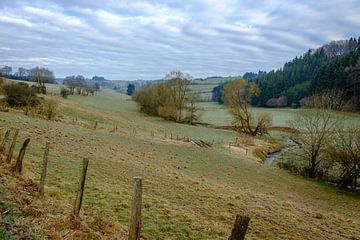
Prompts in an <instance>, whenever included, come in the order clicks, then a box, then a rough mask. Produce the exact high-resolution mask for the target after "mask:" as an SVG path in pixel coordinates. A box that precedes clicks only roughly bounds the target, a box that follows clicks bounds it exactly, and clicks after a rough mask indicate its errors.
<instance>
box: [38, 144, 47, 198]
mask: <svg viewBox="0 0 360 240" xmlns="http://www.w3.org/2000/svg"><path fill="white" fill-rule="evenodd" d="M49 147H50V142H46V145H45V152H44V157H43V162H42V167H41V177H40V184H39V194H40V196H44V187H45V178H46V172H47V163H48V155H49Z"/></svg>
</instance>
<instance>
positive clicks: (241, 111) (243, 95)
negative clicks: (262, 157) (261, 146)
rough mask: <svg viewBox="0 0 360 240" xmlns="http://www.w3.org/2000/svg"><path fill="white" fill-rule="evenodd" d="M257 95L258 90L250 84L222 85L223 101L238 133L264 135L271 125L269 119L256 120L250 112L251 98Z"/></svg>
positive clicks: (243, 82)
mask: <svg viewBox="0 0 360 240" xmlns="http://www.w3.org/2000/svg"><path fill="white" fill-rule="evenodd" d="M258 94H259V88H258V87H257V85H256V84H255V83H254V82H252V83H248V82H246V81H245V80H242V79H239V80H234V81H231V82H229V83H226V84H225V85H224V89H223V99H224V103H225V105H226V106H227V107H228V108H229V111H230V113H231V115H232V116H233V124H234V126H235V129H236V130H237V131H238V132H243V133H246V134H249V135H252V136H255V135H258V134H264V133H266V132H267V128H268V126H269V125H270V124H271V117H270V116H265V115H260V116H258V119H257V120H256V119H255V118H254V116H253V114H252V112H251V106H250V101H251V98H252V97H253V96H255V95H258Z"/></svg>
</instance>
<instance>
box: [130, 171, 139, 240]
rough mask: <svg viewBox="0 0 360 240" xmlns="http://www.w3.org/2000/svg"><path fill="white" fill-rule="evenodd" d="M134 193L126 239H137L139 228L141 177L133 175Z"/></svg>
mask: <svg viewBox="0 0 360 240" xmlns="http://www.w3.org/2000/svg"><path fill="white" fill-rule="evenodd" d="M133 181H134V194H133V199H132V203H131V220H130V229H129V238H128V240H139V239H140V229H141V202H142V177H134V178H133Z"/></svg>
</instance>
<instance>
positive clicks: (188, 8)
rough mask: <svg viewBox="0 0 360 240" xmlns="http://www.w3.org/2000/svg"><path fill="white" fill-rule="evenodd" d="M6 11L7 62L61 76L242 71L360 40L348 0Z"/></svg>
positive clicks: (2, 52) (40, 6)
mask: <svg viewBox="0 0 360 240" xmlns="http://www.w3.org/2000/svg"><path fill="white" fill-rule="evenodd" d="M0 8H1V10H2V13H3V14H2V16H0V29H1V34H0V46H1V47H0V65H5V64H9V65H12V66H13V67H20V66H24V67H32V66H35V65H44V66H47V67H49V68H51V69H53V70H54V71H55V74H56V75H57V76H58V77H63V76H65V75H70V74H84V75H86V76H88V77H91V76H92V75H95V74H96V75H103V76H105V77H107V78H109V79H130V80H131V79H138V78H145V79H156V78H160V77H163V76H164V74H165V73H166V72H168V71H170V70H173V69H180V70H184V71H188V72H189V73H190V74H192V75H194V76H195V77H204V76H211V75H224V76H228V75H240V74H242V73H243V72H245V71H249V70H252V71H257V70H259V69H261V70H270V69H273V68H279V67H281V66H282V64H283V63H284V62H285V61H287V60H289V59H291V58H293V57H295V55H300V54H302V53H303V52H305V51H306V50H307V49H309V48H314V47H317V46H320V45H321V44H324V43H326V42H328V41H331V40H336V39H339V38H349V37H351V36H354V37H355V36H358V35H360V33H359V32H358V29H360V21H359V18H358V17H357V16H358V12H360V6H359V4H357V2H356V1H350V0H347V1H340V0H339V1H336V0H330V1H316V2H314V1H310V0H308V1H302V2H300V3H299V1H294V0H290V1H286V2H285V1H280V0H266V1H265V0H258V1H250V0H243V1H236V0H223V1H217V0H195V1H191V2H188V1H187V2H186V3H184V1H180V0H170V1H144V0H131V1H130V0H123V1H118V0H108V1H105V0H104V1H87V0H79V1H70V0H62V1H60V0H58V1H56V0H51V1H44V0H35V1H31V4H30V2H29V1H25V0H23V1H21V0H15V1H14V0H12V1H10V0H2V1H1V2H0ZM14 36H15V37H14Z"/></svg>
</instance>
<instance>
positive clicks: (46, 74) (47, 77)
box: [29, 67, 55, 94]
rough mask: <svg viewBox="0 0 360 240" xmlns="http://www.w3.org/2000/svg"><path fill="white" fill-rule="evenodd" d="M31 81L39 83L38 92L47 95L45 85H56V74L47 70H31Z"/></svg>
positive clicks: (37, 68) (38, 68)
mask: <svg viewBox="0 0 360 240" xmlns="http://www.w3.org/2000/svg"><path fill="white" fill-rule="evenodd" d="M29 76H30V80H31V81H33V82H36V83H37V87H36V91H37V92H38V93H43V94H46V87H45V83H54V82H55V77H54V73H53V72H52V71H50V70H48V69H46V68H40V67H36V68H33V69H30V75H29Z"/></svg>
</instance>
